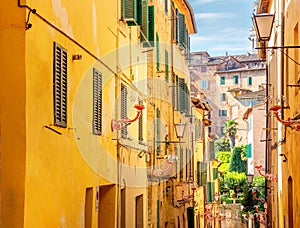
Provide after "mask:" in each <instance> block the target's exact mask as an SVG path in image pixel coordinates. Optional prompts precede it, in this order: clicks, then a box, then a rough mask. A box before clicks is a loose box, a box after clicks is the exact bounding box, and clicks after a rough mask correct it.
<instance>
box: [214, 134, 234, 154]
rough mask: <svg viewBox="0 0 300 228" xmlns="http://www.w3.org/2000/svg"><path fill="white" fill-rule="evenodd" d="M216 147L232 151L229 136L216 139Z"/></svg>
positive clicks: (219, 149) (218, 149)
mask: <svg viewBox="0 0 300 228" xmlns="http://www.w3.org/2000/svg"><path fill="white" fill-rule="evenodd" d="M215 149H216V151H217V152H219V151H230V143H229V140H228V138H226V137H222V138H219V139H217V140H216V141H215Z"/></svg>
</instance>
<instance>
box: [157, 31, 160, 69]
mask: <svg viewBox="0 0 300 228" xmlns="http://www.w3.org/2000/svg"><path fill="white" fill-rule="evenodd" d="M159 67H160V58H159V35H158V33H156V68H157V70H159Z"/></svg>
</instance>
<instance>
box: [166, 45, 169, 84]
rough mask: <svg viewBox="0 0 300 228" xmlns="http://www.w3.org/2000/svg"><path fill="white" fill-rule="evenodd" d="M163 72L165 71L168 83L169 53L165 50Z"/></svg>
mask: <svg viewBox="0 0 300 228" xmlns="http://www.w3.org/2000/svg"><path fill="white" fill-rule="evenodd" d="M165 71H166V81H167V82H168V81H169V53H168V51H166V50H165Z"/></svg>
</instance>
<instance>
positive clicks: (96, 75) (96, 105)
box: [93, 68, 102, 135]
mask: <svg viewBox="0 0 300 228" xmlns="http://www.w3.org/2000/svg"><path fill="white" fill-rule="evenodd" d="M93 94H94V97H93V134H95V135H101V133H102V74H101V73H100V72H99V71H98V70H96V69H95V68H94V70H93Z"/></svg>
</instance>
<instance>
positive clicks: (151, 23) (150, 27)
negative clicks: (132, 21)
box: [148, 6, 154, 46]
mask: <svg viewBox="0 0 300 228" xmlns="http://www.w3.org/2000/svg"><path fill="white" fill-rule="evenodd" d="M148 22H149V23H148V30H149V31H148V40H149V41H150V42H151V43H153V42H154V6H148ZM152 46H153V44H152Z"/></svg>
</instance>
